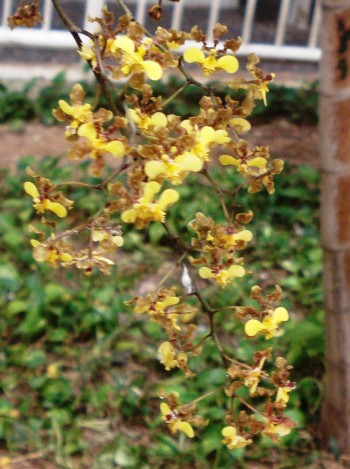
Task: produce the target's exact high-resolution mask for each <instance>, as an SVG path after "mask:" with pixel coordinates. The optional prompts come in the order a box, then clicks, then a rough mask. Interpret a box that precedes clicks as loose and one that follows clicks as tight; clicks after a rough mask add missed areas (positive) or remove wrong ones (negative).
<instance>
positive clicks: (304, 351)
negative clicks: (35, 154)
mask: <svg viewBox="0 0 350 469" xmlns="http://www.w3.org/2000/svg"><path fill="white" fill-rule="evenodd" d="M55 99H57V96H56V97H55ZM28 164H30V165H31V166H33V168H35V162H34V161H33V160H32V159H30V158H26V159H24V160H22V161H21V162H20V163H19V168H18V172H17V174H15V175H12V174H10V173H7V172H5V171H3V173H2V174H1V184H0V200H1V205H2V207H3V209H2V216H1V218H0V239H1V242H0V290H1V292H2V293H3V294H2V295H1V296H0V308H1V311H2V315H1V317H0V332H1V335H2V337H3V349H2V359H1V361H0V373H1V375H2V383H1V384H2V389H3V394H2V395H0V442H2V443H3V444H6V446H7V448H8V449H9V450H10V451H20V450H23V451H38V450H39V451H42V452H43V454H44V455H45V457H47V458H48V459H49V460H51V461H53V462H55V463H56V464H57V467H94V468H96V469H100V468H103V469H108V468H111V469H112V468H115V467H144V468H148V467H181V468H182V467H183V468H186V467H194V466H193V464H194V461H196V465H197V467H201V468H202V467H203V468H207V467H208V468H209V467H217V468H220V467H237V468H240V467H245V465H244V463H243V455H244V459H245V460H255V459H258V460H259V461H260V462H263V461H264V462H266V464H270V465H271V464H273V463H274V461H275V460H274V458H276V457H277V456H276V455H278V460H279V461H281V460H282V459H283V458H286V461H287V463H286V464H290V465H289V466H286V467H295V464H299V463H300V459H298V457H296V458H295V459H293V457H294V456H290V454H289V453H287V452H286V451H290V450H291V449H292V450H293V451H294V454H301V453H298V452H299V451H300V452H303V451H304V450H305V448H308V449H310V448H311V447H312V439H311V436H310V434H309V433H308V432H306V431H304V432H301V433H300V434H299V433H298V432H297V431H293V432H292V433H291V434H290V435H289V436H288V437H286V438H285V440H284V446H282V447H279V448H277V447H275V446H274V451H273V452H271V442H267V441H265V440H262V441H261V442H260V445H259V447H254V448H251V449H249V450H247V451H246V453H244V451H242V450H236V451H231V452H230V451H228V450H227V449H226V448H225V447H223V446H222V445H221V443H220V441H221V439H222V437H221V434H220V432H221V426H222V418H223V413H224V410H223V402H224V401H223V397H222V396H220V394H215V395H213V396H210V397H209V398H207V399H206V400H205V403H203V404H202V403H199V413H200V414H202V415H203V416H204V418H209V417H210V420H211V424H210V426H208V427H207V428H205V429H204V430H203V431H202V435H201V438H200V439H198V441H197V440H196V439H195V440H194V441H193V442H191V445H187V443H186V442H184V441H183V440H182V439H181V438H180V439H178V438H174V437H173V436H171V435H170V434H167V433H165V432H163V431H162V432H160V431H159V429H160V425H162V423H161V421H160V417H159V399H158V394H159V392H160V389H159V382H160V381H161V382H162V387H163V389H164V391H165V392H166V391H168V390H171V391H174V390H178V391H180V392H181V396H182V399H183V400H184V402H189V401H191V400H192V399H194V398H196V397H197V396H199V395H201V394H203V393H205V392H207V391H208V390H210V389H211V387H212V388H216V387H218V386H220V385H221V384H222V383H223V382H224V381H225V374H224V372H223V371H222V370H219V369H215V367H214V368H213V367H211V368H212V369H210V367H208V366H206V365H208V364H209V363H212V364H213V363H214V364H215V363H216V362H217V363H219V360H220V357H219V356H218V353H217V350H216V349H215V347H214V346H210V344H209V343H208V346H207V347H205V350H204V351H203V355H202V358H201V360H202V365H201V367H199V365H198V364H197V365H196V363H194V366H193V368H194V369H196V372H197V376H196V377H195V378H194V379H193V380H192V381H191V382H190V385H189V386H188V387H186V388H185V385H184V382H183V380H182V377H181V374H180V373H177V372H174V373H171V374H170V375H169V374H165V372H164V371H163V368H162V367H161V366H160V365H159V363H158V360H157V359H156V349H157V346H158V344H159V339H160V338H162V337H163V336H162V332H161V330H160V329H159V327H158V326H157V325H155V324H152V323H148V322H146V320H145V319H144V318H143V317H142V316H136V315H135V314H133V313H132V312H131V310H129V309H128V308H127V307H126V306H125V305H124V300H126V299H129V298H130V295H129V292H132V291H134V290H135V288H136V291H138V290H139V289H141V288H143V287H144V286H145V285H146V282H150V281H151V282H152V278H153V277H157V273H158V271H159V269H161V268H162V265H163V264H164V262H166V259H167V257H168V256H170V250H168V249H167V246H166V245H164V246H163V257H161V258H156V257H155V255H154V248H153V243H159V242H162V241H163V238H162V237H163V235H162V232H161V230H160V229H159V226H157V225H156V224H154V225H152V226H151V228H150V230H149V232H148V234H147V235H146V236H147V238H146V244H145V247H141V246H142V245H143V244H144V243H141V242H140V239H134V240H133V239H131V240H130V241H129V243H128V244H127V249H128V251H129V252H128V253H127V255H124V254H121V255H120V259H119V262H118V268H117V269H116V270H115V271H114V272H113V275H112V276H111V277H103V278H101V276H99V275H96V276H95V275H93V276H92V277H89V278H87V277H84V276H83V275H80V274H79V273H73V272H68V273H66V272H61V271H59V270H56V271H55V270H54V271H53V270H50V271H49V270H48V269H46V268H44V267H43V266H41V265H40V264H37V263H36V262H34V260H33V259H32V255H31V250H30V244H29V234H28V232H27V229H26V228H27V225H28V223H29V221H30V219H31V214H32V207H31V201H30V200H29V198H25V197H24V196H23V197H22V195H23V189H22V184H23V181H24V180H25V179H26V177H25V174H24V168H25V167H26V166H27V165H28ZM77 170H78V171H81V172H83V173H84V174H86V171H87V169H86V165H84V164H82V165H80V166H79V168H78V169H77V168H74V169H73V168H72V167H67V166H61V165H60V164H59V160H55V159H51V158H47V159H44V160H43V161H42V162H41V163H40V172H41V173H44V174H45V175H46V176H47V177H50V178H52V179H53V180H54V181H56V180H57V181H58V180H61V181H62V180H65V179H66V180H67V179H69V177H70V176H72V173H73V171H77ZM221 172H222V174H221V180H222V184H223V186H224V187H230V186H231V185H232V182H233V181H234V180H235V176H234V175H233V172H232V171H231V170H227V169H224V170H223V169H221ZM85 177H88V176H85ZM198 177H200V176H198V175H197V176H195V177H193V179H192V182H191V183H190V184H189V186H188V187H187V188H181V189H180V191H182V192H181V197H182V200H183V202H184V203H183V204H181V205H182V207H186V208H185V210H184V209H183V208H181V209H180V208H179V207H180V205H179V204H178V205H175V206H174V207H173V208H172V209H170V210H169V224H170V225H172V226H173V227H174V228H175V229H179V227H180V226H184V223H185V222H188V221H189V220H191V218H192V217H193V215H194V213H195V212H196V211H197V210H200V209H201V207H203V204H205V205H206V209H207V213H208V215H212V216H214V217H216V219H218V218H219V219H220V213H219V214H218V213H217V208H216V206H214V202H213V199H214V197H213V189H212V188H210V187H209V186H206V185H204V184H203V185H202V186H201V194H200V197H194V194H195V192H196V191H198ZM196 178H197V179H196ZM90 181H91V182H92V183H93V181H94V179H91V180H90ZM318 182H319V181H318V173H317V171H316V170H314V169H312V168H308V167H300V168H296V167H292V166H288V167H287V169H286V172H285V173H284V176H283V177H280V178H278V179H277V185H278V186H277V190H276V193H275V194H274V195H273V196H270V197H267V196H266V194H261V195H255V196H254V197H253V196H250V195H244V196H243V197H244V198H245V199H244V200H243V199H242V201H241V203H242V205H244V206H245V207H251V208H252V209H253V211H254V213H255V214H256V215H255V220H254V222H253V226H254V236H255V243H254V244H255V245H254V246H253V249H252V250H251V252H250V254H249V256H250V259H248V262H249V265H250V266H251V270H252V274H251V285H253V284H255V283H256V282H257V280H259V281H260V283H262V284H263V285H265V286H273V285H274V284H275V283H280V284H281V285H282V286H283V288H284V291H285V296H284V305H285V306H287V307H288V310H289V311H291V316H292V323H291V324H290V325H288V326H287V327H286V332H285V334H284V336H282V337H280V338H278V339H276V349H277V350H278V351H281V353H283V355H286V356H287V358H288V360H289V362H290V363H291V364H292V365H293V366H294V367H295V370H294V377H295V378H296V379H298V378H300V377H302V379H300V381H299V384H298V388H297V390H296V391H294V392H293V393H292V394H291V401H290V402H291V405H290V410H289V414H288V415H290V417H292V418H293V419H294V420H296V421H297V422H298V423H299V428H305V427H306V426H307V425H312V423H313V422H314V421H315V419H316V416H317V414H318V412H319V405H320V399H321V396H322V388H321V385H320V378H321V377H322V373H323V347H324V344H323V313H322V289H321V278H320V277H321V248H320V242H319V231H318V217H319V207H318V196H319V193H318ZM68 195H69V196H70V197H72V198H74V199H75V200H80V201H83V203H82V204H81V205H80V207H79V208H80V211H81V214H82V216H83V217H86V215H87V214H88V213H89V211H93V210H94V208H95V206H96V205H97V204H98V197H99V195H98V194H96V193H91V191H90V192H88V191H86V190H85V189H84V188H78V189H76V190H75V192H73V193H71V194H68ZM272 227H273V228H272ZM140 236H141V234H140ZM126 238H127V236H126ZM258 276H259V277H258ZM249 286H250V285H248V286H247V287H245V288H244V289H243V282H242V283H240V281H239V280H238V281H237V283H236V284H235V286H233V287H230V288H228V289H226V290H223V291H222V294H221V295H219V299H217V300H216V303H215V305H213V306H220V304H233V303H234V301H237V302H242V303H243V304H247V303H248V302H249V301H250V300H249V297H248V291H249ZM230 314H231V313H229V312H222V313H220V314H219V315H218V316H217V320H218V321H220V322H221V323H222V326H223V330H224V332H223V334H224V337H223V342H224V343H225V341H228V342H230V343H231V344H235V349H236V353H237V358H240V359H242V358H244V359H249V357H251V353H252V352H253V350H254V344H255V342H254V341H244V340H243V339H237V337H240V336H241V334H235V332H237V331H241V330H242V328H243V325H242V324H241V323H240V322H239V321H237V320H235V319H234V317H233V316H230ZM228 316H230V319H231V320H230V321H228V320H227V318H228ZM199 326H200V329H201V330H202V331H203V336H204V335H205V333H206V331H207V328H208V325H207V324H206V323H205V322H204V321H203V324H199ZM262 340H263V339H262ZM146 370H147V371H146ZM209 403H210V405H209ZM207 406H208V408H210V409H211V411H210V415H208V411H207V410H206V408H207ZM310 457H311V456H310ZM310 457H309V458H310ZM74 461H80V463H77V464H76V463H75V462H74ZM79 464H81V465H79Z"/></svg>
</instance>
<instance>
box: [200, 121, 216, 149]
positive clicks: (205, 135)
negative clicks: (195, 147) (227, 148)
mask: <svg viewBox="0 0 350 469" xmlns="http://www.w3.org/2000/svg"><path fill="white" fill-rule="evenodd" d="M200 139H201V141H202V143H203V144H204V145H208V144H209V143H211V142H213V141H214V139H215V130H214V129H213V128H212V127H209V125H206V126H205V127H203V129H202V130H201V132H200Z"/></svg>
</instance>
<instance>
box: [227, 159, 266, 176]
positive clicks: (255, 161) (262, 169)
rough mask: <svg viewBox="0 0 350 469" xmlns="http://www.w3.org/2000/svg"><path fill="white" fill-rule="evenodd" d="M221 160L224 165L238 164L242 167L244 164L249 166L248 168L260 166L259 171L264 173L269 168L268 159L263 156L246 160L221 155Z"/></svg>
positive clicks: (237, 165)
mask: <svg viewBox="0 0 350 469" xmlns="http://www.w3.org/2000/svg"><path fill="white" fill-rule="evenodd" d="M219 161H220V163H221V164H222V165H223V166H236V167H238V168H240V167H241V166H243V165H246V166H248V168H259V172H260V173H263V172H265V171H266V168H267V160H266V159H265V158H263V157H262V156H256V157H255V158H251V159H249V160H246V161H244V162H243V161H242V160H241V159H239V158H234V157H233V156H231V155H221V156H220V157H219Z"/></svg>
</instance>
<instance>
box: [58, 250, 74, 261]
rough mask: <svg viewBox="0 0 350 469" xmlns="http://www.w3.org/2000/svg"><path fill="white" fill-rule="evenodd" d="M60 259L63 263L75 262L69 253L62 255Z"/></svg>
mask: <svg viewBox="0 0 350 469" xmlns="http://www.w3.org/2000/svg"><path fill="white" fill-rule="evenodd" d="M60 258H61V261H63V262H71V261H72V260H73V257H72V256H71V255H70V254H68V253H67V252H64V253H62V254H61V256H60Z"/></svg>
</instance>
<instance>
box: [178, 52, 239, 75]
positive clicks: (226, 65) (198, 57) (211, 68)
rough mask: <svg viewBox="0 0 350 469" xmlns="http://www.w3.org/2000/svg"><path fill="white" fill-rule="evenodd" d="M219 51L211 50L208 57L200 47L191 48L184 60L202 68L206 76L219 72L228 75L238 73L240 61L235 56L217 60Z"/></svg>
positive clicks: (224, 56) (185, 54) (225, 56)
mask: <svg viewBox="0 0 350 469" xmlns="http://www.w3.org/2000/svg"><path fill="white" fill-rule="evenodd" d="M217 54H218V51H217V50H216V49H210V51H209V53H208V55H207V56H205V54H204V52H203V51H202V50H201V49H199V48H198V47H189V48H188V49H187V50H186V51H185V53H184V55H183V59H184V61H185V62H187V63H190V64H191V63H197V64H199V66H200V67H201V69H202V71H203V73H204V75H205V76H209V75H211V74H212V73H213V72H216V71H217V70H225V72H227V73H236V72H237V70H238V67H239V64H238V60H237V59H236V57H234V56H233V55H223V56H222V57H219V58H218V59H217V58H216V56H217Z"/></svg>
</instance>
